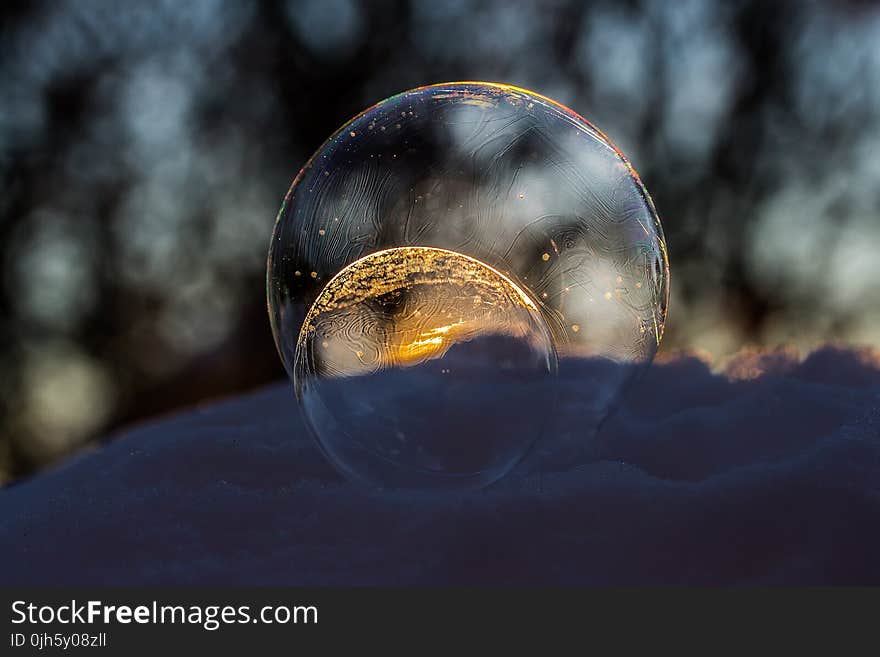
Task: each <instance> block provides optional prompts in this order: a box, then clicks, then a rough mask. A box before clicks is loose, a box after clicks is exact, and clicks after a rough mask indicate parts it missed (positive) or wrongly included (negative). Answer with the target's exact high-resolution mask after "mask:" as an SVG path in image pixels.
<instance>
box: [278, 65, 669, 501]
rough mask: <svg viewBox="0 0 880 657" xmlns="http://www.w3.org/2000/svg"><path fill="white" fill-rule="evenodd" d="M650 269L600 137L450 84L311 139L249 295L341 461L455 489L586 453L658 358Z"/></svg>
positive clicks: (516, 96)
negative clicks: (556, 451)
mask: <svg viewBox="0 0 880 657" xmlns="http://www.w3.org/2000/svg"><path fill="white" fill-rule="evenodd" d="M668 275H669V268H668V262H667V257H666V247H665V242H664V239H663V233H662V228H661V226H660V222H659V219H658V217H657V214H656V212H655V210H654V206H653V204H652V202H651V199H650V197H649V196H648V194H647V192H646V190H645V188H644V186H643V185H642V184H641V182H640V181H639V179H638V176H637V175H636V174H635V172H634V171H633V169H632V167H631V166H630V165H629V163H628V162H627V161H626V159H625V158H624V157H623V155H622V154H621V153H620V152H619V151H618V150H617V149H616V148H615V147H614V146H613V145H612V144H611V143H610V142H609V141H608V139H607V138H606V137H605V136H604V135H603V134H602V133H601V132H599V131H598V130H597V129H596V128H594V127H593V126H592V125H590V124H589V123H588V122H587V121H585V120H584V119H582V118H581V117H579V116H578V115H577V114H575V113H574V112H572V111H571V110H569V109H567V108H565V107H563V106H561V105H559V104H558V103H555V102H554V101H552V100H550V99H547V98H545V97H543V96H540V95H538V94H534V93H532V92H529V91H526V90H524V89H519V88H515V87H509V86H505V85H497V84H488V83H472V82H466V83H450V84H442V85H435V86H431V87H424V88H419V89H414V90H411V91H408V92H405V93H403V94H399V95H397V96H394V97H392V98H389V99H388V100H386V101H383V102H381V103H379V104H378V105H376V106H374V107H372V108H370V109H368V110H366V111H365V112H363V113H361V114H360V115H358V116H357V117H355V118H354V119H352V120H351V121H350V122H348V123H347V124H345V125H344V126H343V127H342V128H340V129H339V130H338V131H337V132H336V133H335V134H334V135H333V136H331V137H330V139H328V140H327V142H325V144H324V145H323V146H322V147H321V148H320V149H319V150H318V151H317V152H316V153H315V155H313V156H312V158H311V159H310V160H309V162H308V163H307V164H306V166H305V167H304V168H303V169H302V171H300V173H299V175H298V176H297V177H296V179H295V180H294V183H293V185H292V186H291V189H290V191H289V192H288V195H287V197H286V199H285V201H284V204H283V206H282V208H281V211H280V212H279V215H278V219H277V221H276V226H275V232H274V234H273V239H272V244H271V247H270V252H269V261H268V272H267V292H268V301H269V310H270V318H271V322H272V328H273V332H274V335H275V340H276V343H277V346H278V349H279V353H280V354H281V357H282V360H283V362H284V365H285V368H286V369H287V371H288V373H289V374H290V376H291V377H292V378H293V380H294V384H295V386H294V387H295V390H296V394H297V397H298V398H299V400H300V402H301V406H302V408H303V411H304V415H305V418H306V421H307V423H308V425H309V426H310V428H311V430H312V432H313V433H314V435H315V437H316V439H317V440H318V443H319V444H320V445H321V447H322V449H323V450H324V452H325V454H327V456H328V458H329V459H330V461H331V462H332V463H334V465H336V466H337V468H338V469H340V470H341V471H342V472H343V473H345V474H346V475H347V476H349V477H351V478H354V479H357V480H360V481H364V482H366V483H368V484H370V485H373V486H389V487H396V486H404V487H416V488H435V487H458V486H462V487H465V486H474V485H484V484H486V483H490V482H491V481H494V480H495V479H497V478H499V477H501V476H503V475H504V474H505V473H506V472H507V471H509V470H510V469H511V468H512V467H513V466H514V465H515V464H516V462H517V461H518V460H519V459H521V458H522V456H523V455H524V454H525V453H526V451H527V450H528V449H529V446H530V445H531V444H532V443H534V442H535V440H537V439H538V438H539V437H540V436H542V435H543V436H544V438H543V439H542V440H541V443H540V444H542V445H550V444H553V443H554V442H555V443H559V442H560V441H561V442H563V443H565V444H566V448H567V449H571V448H572V447H574V448H578V447H579V446H582V445H586V444H587V443H588V442H589V440H590V438H591V436H592V435H593V433H594V431H595V429H596V427H597V426H598V425H599V423H600V422H601V421H602V419H603V418H604V417H605V416H606V415H607V414H608V412H609V411H610V409H612V408H613V407H614V405H615V404H616V402H617V401H618V400H619V399H620V397H621V395H622V394H623V392H624V391H625V389H626V387H627V385H628V383H629V382H630V381H631V380H632V379H633V377H634V376H636V375H637V374H638V372H639V371H640V370H642V369H643V368H644V367H645V366H646V365H647V364H648V363H650V361H651V359H652V358H653V355H654V353H655V352H656V349H657V346H658V345H659V342H660V339H661V336H662V333H663V326H664V323H665V319H666V306H667V300H668ZM557 372H558V374H557ZM569 402H572V403H569ZM573 402H577V403H573ZM575 407H577V408H578V411H577V412H576V413H575V412H574V411H573V410H572V409H574V408H575ZM584 409H587V410H586V411H584Z"/></svg>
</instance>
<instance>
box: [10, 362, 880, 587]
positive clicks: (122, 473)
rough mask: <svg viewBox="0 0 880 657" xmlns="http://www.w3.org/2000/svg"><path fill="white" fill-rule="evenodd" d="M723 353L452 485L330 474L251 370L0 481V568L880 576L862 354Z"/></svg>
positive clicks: (86, 575)
mask: <svg viewBox="0 0 880 657" xmlns="http://www.w3.org/2000/svg"><path fill="white" fill-rule="evenodd" d="M726 373H727V374H728V375H732V376H733V377H734V378H731V376H725V375H720V374H713V373H712V372H711V371H710V370H709V368H708V367H707V365H706V364H705V363H703V362H702V361H700V360H698V359H697V358H695V357H681V358H678V359H674V360H672V361H669V362H665V363H662V364H655V365H654V367H652V368H651V370H650V371H649V372H648V374H647V375H646V376H645V377H644V379H643V380H642V381H641V382H640V383H639V384H638V385H637V386H636V387H635V388H634V389H633V390H632V391H631V394H630V395H629V397H628V400H627V402H626V403H625V404H624V406H623V407H622V408H621V409H620V410H619V411H618V412H617V413H616V415H614V416H613V417H612V419H611V420H609V421H608V422H607V423H606V425H605V426H604V427H603V429H602V431H601V432H600V434H599V436H598V437H597V438H596V439H594V440H585V439H578V438H577V437H574V438H571V437H566V438H565V439H564V440H562V439H560V440H557V442H556V443H554V442H553V441H547V442H545V443H544V444H542V446H541V449H540V450H537V451H536V452H535V456H534V457H533V458H532V459H531V460H530V461H528V462H527V463H526V464H524V465H523V466H522V467H521V468H520V469H519V470H518V471H517V472H516V473H514V474H513V475H511V476H510V477H508V478H506V479H504V480H502V481H501V482H499V483H498V484H496V485H494V486H493V487H491V488H489V489H488V490H483V491H477V492H471V493H466V494H465V493H461V494H454V495H450V494H442V495H438V494H415V493H408V492H385V493H381V492H365V491H364V489H362V488H358V487H355V486H353V485H351V484H349V483H346V482H344V481H343V480H341V479H340V477H339V476H338V475H337V474H336V473H335V472H334V471H333V470H332V468H331V467H330V466H329V465H328V464H327V463H326V462H325V460H324V458H323V456H322V455H321V454H320V452H319V451H318V449H317V448H316V447H315V446H314V444H313V442H312V440H311V438H310V437H309V436H308V435H307V433H306V430H305V428H304V426H303V424H302V421H301V419H300V417H299V413H298V410H297V408H296V405H295V403H294V402H293V398H292V393H291V390H290V386H289V385H287V384H283V385H276V386H272V387H269V388H266V389H263V390H261V391H258V392H255V393H253V394H251V395H248V396H245V397H241V398H237V399H232V400H229V401H225V402H222V403H218V404H214V405H210V406H205V407H203V408H199V409H197V410H194V411H192V412H189V413H185V414H182V415H178V416H176V417H171V418H168V419H162V420H158V421H155V422H152V423H149V424H145V425H142V426H139V427H135V428H132V429H131V430H129V431H128V432H126V433H124V434H122V435H120V436H119V437H117V438H116V439H114V440H112V441H111V442H109V443H108V444H107V445H106V446H104V447H102V448H101V449H98V450H95V451H93V452H90V453H87V454H84V455H82V456H80V457H78V458H76V459H74V460H72V461H70V462H68V463H66V464H64V465H63V466H61V467H59V468H57V469H54V470H52V471H50V472H47V473H45V474H42V475H40V476H38V477H35V478H33V479H31V480H28V481H25V482H22V483H19V484H17V485H13V486H11V487H8V488H6V489H4V490H2V491H0V564H3V566H2V568H0V584H4V585H11V584H25V585H36V584H43V585H63V584H101V585H105V584H106V585H135V584H217V585H282V584H292V585H332V586H346V585H382V586H386V585H388V586H391V585H397V586H421V585H456V584H457V585H660V584H684V585H763V584H875V585H876V584H880V558H878V556H877V555H880V367H878V365H877V364H876V359H874V360H872V358H870V357H869V355H867V354H865V353H860V352H856V351H853V350H846V349H838V348H832V347H827V348H824V349H822V350H820V351H819V352H816V353H814V354H813V355H811V356H810V357H809V358H807V359H806V360H805V361H804V362H798V361H797V360H796V359H793V358H792V357H791V356H790V355H788V354H786V353H785V352H775V353H771V354H760V353H747V352H746V353H742V354H740V355H739V356H738V357H737V358H735V359H734V360H733V362H731V363H730V364H729V365H728V367H727V370H726ZM563 403H566V404H577V403H578V401H577V395H576V394H572V396H571V397H570V398H567V399H565V400H563Z"/></svg>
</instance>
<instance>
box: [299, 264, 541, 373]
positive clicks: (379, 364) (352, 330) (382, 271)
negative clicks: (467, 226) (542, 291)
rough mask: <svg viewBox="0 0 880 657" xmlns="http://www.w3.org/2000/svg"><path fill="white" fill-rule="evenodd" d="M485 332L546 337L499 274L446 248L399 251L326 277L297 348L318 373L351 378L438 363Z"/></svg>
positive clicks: (531, 310) (527, 304)
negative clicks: (449, 353) (452, 349)
mask: <svg viewBox="0 0 880 657" xmlns="http://www.w3.org/2000/svg"><path fill="white" fill-rule="evenodd" d="M488 335H499V336H507V337H515V338H521V339H525V340H527V341H530V342H533V343H535V342H544V341H547V340H549V338H548V336H547V333H546V331H545V329H544V325H543V320H542V319H541V317H540V313H539V311H538V309H537V307H536V306H535V304H534V302H533V301H532V300H531V299H530V298H529V296H528V295H527V294H526V293H525V292H524V291H523V290H522V289H521V288H520V287H519V286H517V285H516V284H515V283H514V282H513V281H511V280H510V279H509V278H507V277H506V276H504V275H503V274H501V273H500V272H499V271H497V270H495V269H493V268H492V267H489V266H488V265H486V264H484V263H482V262H480V261H478V260H476V259H474V258H471V257H468V256H465V255H462V254H460V253H455V252H453V251H447V250H444V249H436V248H431V247H400V248H393V249H386V250H384V251H379V252H377V253H373V254H370V255H368V256H365V257H363V258H361V259H360V260H357V261H356V262H354V263H352V264H351V265H349V266H348V267H346V268H345V269H344V270H342V271H341V272H340V273H339V274H337V275H336V276H334V277H333V278H332V279H331V280H330V282H329V283H328V284H327V285H326V286H325V288H324V290H323V291H322V292H321V294H320V295H319V296H318V298H317V300H316V301H315V303H314V304H313V305H312V307H311V308H310V310H309V312H308V314H307V315H306V318H305V321H304V323H303V329H302V331H301V332H300V336H299V341H298V344H297V351H298V353H299V354H300V356H299V357H300V358H301V359H302V358H306V359H308V363H309V364H308V367H309V369H311V370H313V371H314V372H316V373H317V374H319V375H321V376H352V375H357V374H365V373H370V372H375V371H377V370H381V369H385V368H388V367H409V366H413V365H417V364H420V363H423V362H425V361H427V360H430V359H434V358H442V357H443V356H444V355H445V354H446V353H447V351H448V350H449V349H450V348H451V347H452V346H454V345H455V344H458V343H461V342H466V341H469V340H472V339H474V338H477V337H482V336H488Z"/></svg>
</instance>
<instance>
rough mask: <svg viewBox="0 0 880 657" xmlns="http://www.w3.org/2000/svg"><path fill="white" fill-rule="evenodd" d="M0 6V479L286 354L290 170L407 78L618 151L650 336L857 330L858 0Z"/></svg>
mask: <svg viewBox="0 0 880 657" xmlns="http://www.w3.org/2000/svg"><path fill="white" fill-rule="evenodd" d="M0 12H2V19H0V21H2V22H0V267H2V286H0V345H2V349H0V414H2V421H0V482H9V481H11V480H14V479H16V478H18V477H21V476H24V475H27V474H29V473H32V472H34V471H36V470H37V469H39V468H40V467H43V466H45V465H46V464H48V463H51V462H52V461H54V460H57V459H59V458H61V457H63V456H65V455H67V454H69V453H71V452H72V451H74V450H75V449H78V448H81V447H83V446H86V445H89V444H93V443H95V442H96V441H99V440H100V439H101V438H102V437H104V436H106V435H107V433H108V432H110V431H112V430H113V429H114V428H116V427H119V426H121V425H125V424H128V423H132V422H134V421H137V420H139V419H141V418H146V417H150V416H153V415H156V414H161V413H165V412H169V411H171V410H173V409H177V408H181V407H186V406H191V405H193V404H195V403H198V402H202V401H205V400H210V399H214V398H217V397H221V396H225V395H230V394H234V393H236V392H239V391H243V390H248V389H251V388H254V387H256V386H258V385H260V384H262V383H264V382H268V381H273V380H277V379H280V378H282V377H283V376H284V373H283V370H282V368H281V364H280V360H279V358H278V356H277V354H276V352H275V346H274V343H273V341H272V336H271V333H270V329H269V323H268V320H267V317H266V300H265V279H264V276H265V256H266V252H267V248H268V242H269V237H270V234H271V231H272V225H273V220H274V217H275V213H276V212H277V210H278V208H279V206H280V204H281V201H282V199H283V197H284V194H285V193H286V191H287V188H288V186H289V185H290V183H291V181H292V179H293V177H294V176H295V175H296V173H297V171H298V170H299V168H300V166H302V164H303V163H304V161H305V160H306V159H307V158H308V156H309V155H310V154H311V153H312V152H313V151H314V150H315V149H316V148H317V147H318V146H319V145H320V144H321V142H322V141H323V140H324V139H325V138H326V137H328V136H329V135H330V133H331V132H332V131H333V130H335V129H336V128H337V127H338V126H339V125H341V124H342V123H344V122H345V121H347V120H348V119H349V118H350V117H351V116H352V115H354V114H355V113H357V112H359V111H360V110H362V109H364V108H365V107H367V106H368V105H371V104H373V103H375V102H376V101H378V100H380V99H382V98H385V97H387V96H389V95H391V94H394V93H396V92H399V91H402V90H405V89H407V88H411V87H415V86H420V85H423V84H427V83H432V82H442V81H450V80H459V79H469V80H491V81H501V82H508V83H511V84H516V85H520V86H524V87H528V88H530V89H533V90H535V91H538V92H540V93H543V94H545V95H548V96H550V97H552V98H554V99H556V100H558V101H560V102H562V103H564V104H566V105H569V106H570V107H572V108H573V109H574V110H576V111H577V112H579V113H580V114H582V115H584V116H585V117H586V118H588V119H589V120H591V121H592V122H593V123H595V124H596V125H597V126H598V127H599V128H600V129H602V130H603V131H604V132H605V133H606V134H608V136H609V137H610V138H611V139H612V140H613V141H614V142H616V143H617V145H618V146H619V147H620V148H621V149H622V150H623V151H624V152H625V153H626V154H627V155H628V156H629V157H630V159H631V161H632V162H633V164H634V166H635V168H636V169H637V170H638V171H639V173H640V174H641V176H642V179H643V180H644V182H645V184H646V186H647V188H648V190H649V191H650V192H651V194H652V195H653V197H654V201H655V203H656V206H657V209H658V211H659V213H660V216H661V218H662V220H663V224H664V228H665V230H666V236H667V239H668V244H669V253H670V262H671V266H672V300H671V306H670V307H671V311H670V323H669V325H668V327H667V333H666V337H665V339H664V345H663V349H662V351H664V352H667V353H669V352H670V351H674V350H677V349H687V350H697V351H700V352H706V353H708V354H711V356H712V357H714V358H715V359H723V358H724V357H725V356H726V355H729V354H731V353H733V352H734V351H736V350H738V349H739V348H740V347H742V346H744V345H759V346H763V347H767V348H772V347H774V346H775V345H779V344H789V345H793V346H794V347H795V348H798V349H800V350H801V351H802V352H806V351H808V350H809V349H810V348H811V347H813V346H815V345H817V344H819V343H823V342H827V341H834V342H844V343H849V344H859V345H868V346H873V347H877V346H880V284H878V280H880V156H878V153H880V7H878V6H876V5H874V4H870V3H866V2H834V3H831V2H828V3H825V4H823V3H814V2H806V1H798V2H785V1H781V2H773V3H767V2H760V1H747V0H741V1H733V2H711V1H708V0H705V1H700V0H693V1H684V2H663V1H661V0H656V1H650V0H644V1H641V2H639V1H630V2H620V1H614V2H594V3H587V2H580V1H566V0H543V1H533V2H509V1H507V0H448V1H441V0H395V1H391V0H388V1H384V0H374V1H371V2H358V1H357V0H289V1H285V0H267V1H265V2H236V1H233V0H226V1H220V0H194V1H192V2H175V1H173V0H164V1H163V0H152V1H149V2H147V1H141V0H130V1H128V2H125V3H118V2H111V1H110V0H79V1H69V2H63V1H61V2H15V1H10V0H7V2H5V3H4V5H3V8H2V9H0Z"/></svg>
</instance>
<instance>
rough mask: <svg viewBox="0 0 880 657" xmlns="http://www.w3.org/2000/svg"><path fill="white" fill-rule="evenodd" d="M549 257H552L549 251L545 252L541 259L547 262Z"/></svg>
mask: <svg viewBox="0 0 880 657" xmlns="http://www.w3.org/2000/svg"><path fill="white" fill-rule="evenodd" d="M549 259H550V254H549V253H545V254H544V255H542V256H541V260H543V261H544V262H547V261H548V260H549Z"/></svg>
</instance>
